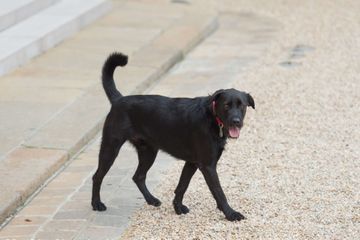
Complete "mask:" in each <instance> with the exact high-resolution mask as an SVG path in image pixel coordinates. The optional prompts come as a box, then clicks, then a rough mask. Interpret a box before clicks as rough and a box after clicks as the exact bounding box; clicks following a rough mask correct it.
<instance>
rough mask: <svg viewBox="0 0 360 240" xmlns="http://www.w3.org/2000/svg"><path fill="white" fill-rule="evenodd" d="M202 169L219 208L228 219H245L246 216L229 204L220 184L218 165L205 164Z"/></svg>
mask: <svg viewBox="0 0 360 240" xmlns="http://www.w3.org/2000/svg"><path fill="white" fill-rule="evenodd" d="M200 170H201V172H202V174H203V175H204V178H205V181H206V183H207V185H208V186H209V189H210V191H211V193H212V194H213V196H214V198H215V200H216V203H217V205H218V208H219V209H220V210H221V211H223V213H224V214H225V217H226V219H227V220H229V221H240V220H242V219H245V217H244V216H243V215H242V214H241V213H239V212H236V211H235V210H234V209H232V208H231V207H230V206H229V204H228V202H227V199H226V196H225V194H224V191H223V190H222V188H221V185H220V181H219V177H218V174H217V171H216V166H204V167H202V168H200Z"/></svg>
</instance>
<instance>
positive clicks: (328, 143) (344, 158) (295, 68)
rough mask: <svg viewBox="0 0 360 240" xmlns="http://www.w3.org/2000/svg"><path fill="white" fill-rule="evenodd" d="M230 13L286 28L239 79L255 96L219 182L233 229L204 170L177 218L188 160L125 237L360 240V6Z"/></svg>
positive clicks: (269, 6) (226, 8) (246, 0)
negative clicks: (237, 218) (235, 213)
mask: <svg viewBox="0 0 360 240" xmlns="http://www.w3.org/2000/svg"><path fill="white" fill-rule="evenodd" d="M220 7H221V9H222V11H223V12H224V14H225V13H226V12H230V11H231V12H232V14H233V13H236V12H237V11H246V12H253V13H256V14H258V15H264V16H268V17H271V18H274V19H277V20H278V21H279V22H281V23H282V24H283V26H282V29H281V32H280V33H279V36H278V38H277V40H276V41H274V42H272V44H271V45H270V46H269V48H268V51H267V52H266V54H265V55H264V57H263V58H262V59H261V60H260V61H258V62H257V63H256V65H253V66H251V67H249V68H247V69H246V70H245V71H243V72H241V73H239V78H238V79H239V80H238V82H237V83H235V84H234V87H236V88H239V89H246V90H247V91H250V92H251V94H252V95H253V97H254V98H255V101H256V105H257V110H256V111H251V110H250V109H249V111H248V115H247V119H246V125H245V127H244V129H243V131H242V133H241V137H240V139H238V140H237V141H230V142H229V143H228V145H227V149H226V151H225V152H224V154H223V157H222V159H221V161H220V162H219V167H218V171H219V176H220V179H221V182H222V186H223V188H224V191H225V193H226V194H227V197H228V199H229V202H230V205H231V206H233V208H234V209H236V210H239V211H240V212H242V213H243V214H244V215H245V216H246V217H247V220H245V221H241V222H235V223H232V222H228V221H226V220H225V218H224V216H223V214H222V213H221V212H220V211H218V210H216V204H215V201H214V200H213V198H212V196H211V195H210V193H209V190H208V188H207V186H206V184H205V181H204V180H203V177H202V176H201V175H200V174H199V173H198V172H197V173H196V175H195V176H194V178H193V180H192V182H191V185H190V187H189V190H188V191H187V193H186V195H185V198H184V203H185V204H186V205H187V206H188V207H189V208H190V213H189V214H187V215H184V216H177V215H175V213H174V210H173V208H172V206H171V201H172V198H173V196H174V195H173V190H174V189H175V187H176V184H177V181H178V178H179V176H180V172H181V170H180V169H181V167H182V164H183V163H182V162H180V161H179V162H177V163H176V164H175V165H176V166H174V168H173V169H171V170H170V171H169V173H168V177H167V179H165V180H164V182H163V183H162V184H161V186H159V188H158V189H157V191H155V192H157V194H156V195H157V196H158V197H159V199H161V200H162V202H163V205H162V206H161V207H160V208H153V207H150V206H147V205H146V206H144V207H143V208H142V209H141V210H140V211H139V212H137V213H136V214H135V215H134V216H133V218H132V221H131V224H130V227H129V228H128V230H127V231H126V232H125V234H124V235H123V236H122V238H123V239H259V238H261V239H356V238H358V237H359V236H360V199H359V189H360V188H359V186H360V184H359V183H360V175H359V172H360V162H359V156H360V152H359V150H360V142H359V139H360V111H359V103H360V75H359V73H360V14H359V11H360V1H357V0H353V1H329V0H317V1H312V0H309V1H283V0H272V1H267V0H261V1H260V0H236V1H235V0H225V1H222V3H221V5H220Z"/></svg>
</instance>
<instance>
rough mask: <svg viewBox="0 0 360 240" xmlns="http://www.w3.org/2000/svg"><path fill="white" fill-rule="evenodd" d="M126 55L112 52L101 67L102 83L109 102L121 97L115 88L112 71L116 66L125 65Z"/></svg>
mask: <svg viewBox="0 0 360 240" xmlns="http://www.w3.org/2000/svg"><path fill="white" fill-rule="evenodd" d="M127 62H128V57H127V56H126V55H124V54H122V53H119V52H114V53H112V54H110V56H109V57H108V58H107V59H106V61H105V63H104V66H103V68H102V76H101V79H102V84H103V87H104V90H105V93H106V96H107V97H108V99H109V101H110V103H111V104H113V103H114V102H115V101H116V100H117V99H119V98H120V97H122V95H121V93H120V92H119V91H118V90H117V89H116V86H115V82H114V71H115V68H116V67H117V66H121V67H123V66H125V65H126V64H127Z"/></svg>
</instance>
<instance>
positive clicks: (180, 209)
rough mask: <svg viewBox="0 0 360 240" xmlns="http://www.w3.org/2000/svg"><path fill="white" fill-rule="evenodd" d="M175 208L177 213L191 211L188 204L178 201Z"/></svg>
mask: <svg viewBox="0 0 360 240" xmlns="http://www.w3.org/2000/svg"><path fill="white" fill-rule="evenodd" d="M174 209H175V212H176V214H177V215H181V214H187V213H188V212H190V210H189V208H188V207H187V206H185V205H183V204H178V203H177V204H176V203H174Z"/></svg>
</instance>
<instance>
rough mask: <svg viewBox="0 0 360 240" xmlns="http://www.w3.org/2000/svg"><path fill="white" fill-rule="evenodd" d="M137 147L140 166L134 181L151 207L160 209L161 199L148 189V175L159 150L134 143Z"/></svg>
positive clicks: (144, 144)
mask: <svg viewBox="0 0 360 240" xmlns="http://www.w3.org/2000/svg"><path fill="white" fill-rule="evenodd" d="M133 144H134V145H135V147H136V150H137V153H138V158H139V165H138V167H137V169H136V172H135V174H134V176H133V180H134V182H135V183H136V185H137V186H138V188H139V190H140V192H141V193H142V194H143V196H144V198H145V200H146V202H147V203H148V204H149V205H153V206H155V207H158V206H160V205H161V202H160V200H159V199H157V198H156V197H154V196H153V195H152V194H151V193H150V192H149V190H148V189H147V187H146V183H145V180H146V173H147V172H148V170H149V169H150V168H151V166H152V165H153V163H154V161H155V158H156V155H157V152H158V149H155V148H153V147H151V146H149V145H147V144H146V143H144V142H142V143H133Z"/></svg>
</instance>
